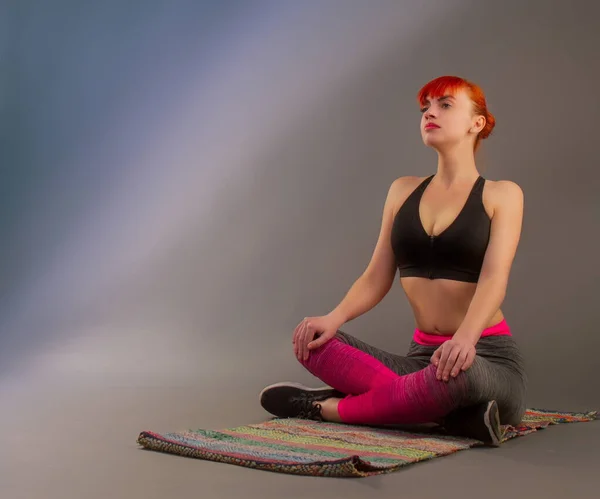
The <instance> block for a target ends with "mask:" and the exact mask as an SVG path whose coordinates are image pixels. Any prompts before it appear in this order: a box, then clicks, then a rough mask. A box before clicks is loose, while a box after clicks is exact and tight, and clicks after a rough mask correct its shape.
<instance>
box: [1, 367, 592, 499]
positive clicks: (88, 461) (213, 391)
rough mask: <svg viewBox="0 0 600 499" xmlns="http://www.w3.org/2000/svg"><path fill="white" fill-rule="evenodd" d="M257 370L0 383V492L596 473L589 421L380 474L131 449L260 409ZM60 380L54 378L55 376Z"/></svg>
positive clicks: (12, 498) (271, 487)
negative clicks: (149, 434)
mask: <svg viewBox="0 0 600 499" xmlns="http://www.w3.org/2000/svg"><path fill="white" fill-rule="evenodd" d="M265 381H267V380H251V381H250V380H248V381H246V383H247V386H244V387H241V386H239V381H238V383H236V382H235V380H233V379H231V380H228V379H219V380H217V379H214V380H210V381H209V380H204V381H203V382H199V383H195V384H191V383H190V384H188V385H183V384H182V385H180V386H177V387H174V386H164V387H160V386H154V387H150V386H119V385H113V386H110V384H108V383H104V384H102V383H98V382H94V383H91V382H90V383H86V382H84V381H83V380H71V382H70V383H67V382H65V380H61V381H60V382H54V381H49V380H44V379H37V380H30V381H28V382H23V381H20V382H19V383H18V384H17V383H12V384H11V382H10V380H6V379H5V380H3V384H2V385H0V388H1V391H0V400H1V401H2V411H1V416H0V422H1V425H0V444H1V446H2V453H1V455H0V459H1V461H0V465H1V468H0V475H1V480H0V497H1V498H2V499H33V498H44V499H55V498H56V499H58V498H61V499H70V498H86V499H87V498H89V499H95V498H102V499H105V498H115V499H116V498H128V499H135V498H144V499H152V498H161V499H165V498H171V497H203V498H237V497H245V498H254V497H256V498H265V499H268V498H281V497H286V498H287V497H290V498H296V497H297V498H305V497H306V498H309V497H310V498H313V497H327V498H338V497H340V498H342V497H343V498H354V497H378V498H388V497H390V498H392V497H394V498H397V497H410V498H434V497H435V498H438V497H444V498H465V497H486V498H487V499H492V498H496V497H498V498H502V499H506V498H507V497H514V498H521V497H544V498H571V497H593V496H595V494H597V490H598V486H599V485H600V471H599V470H600V467H599V466H598V465H599V464H600V459H599V458H598V449H600V422H598V421H594V422H591V423H577V424H571V425H560V426H553V427H550V428H548V429H546V430H544V431H541V432H538V433H536V434H532V435H528V436H525V437H521V438H518V439H514V440H512V441H510V442H507V443H506V444H504V445H503V446H502V447H500V448H497V449H488V448H477V449H470V450H467V451H462V452H458V453H456V454H453V455H450V456H446V457H443V458H438V459H434V460H432V461H428V462H424V463H419V464H416V465H412V466H409V467H406V468H404V469H403V470H401V471H399V472H396V473H393V474H390V475H384V476H377V477H372V478H362V479H333V478H316V477H301V476H292V475H282V474H276V473H271V472H264V471H256V470H251V469H246V468H242V467H238V466H232V465H227V464H220V463H213V462H208V461H202V460H195V459H189V458H183V457H178V456H171V455H167V454H161V453H156V452H151V451H147V450H143V449H140V448H139V447H138V445H137V444H136V441H135V440H136V437H137V435H138V433H139V432H140V431H141V430H154V431H158V432H161V431H171V430H179V429H187V428H200V427H203V428H215V429H216V428H222V427H228V426H234V425H240V424H245V423H251V422H259V421H261V420H263V419H264V418H265V417H267V415H266V414H265V413H264V412H263V411H262V409H261V408H260V406H259V405H258V403H257V398H256V393H257V392H258V390H259V389H260V388H261V386H262V385H263V384H264V382H265ZM58 387H60V388H58Z"/></svg>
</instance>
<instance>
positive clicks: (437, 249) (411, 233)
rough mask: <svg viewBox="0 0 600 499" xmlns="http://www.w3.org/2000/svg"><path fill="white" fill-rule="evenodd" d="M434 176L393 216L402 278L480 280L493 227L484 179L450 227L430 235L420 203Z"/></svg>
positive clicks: (479, 179)
mask: <svg viewBox="0 0 600 499" xmlns="http://www.w3.org/2000/svg"><path fill="white" fill-rule="evenodd" d="M433 177H434V176H433V175H431V176H430V177H427V178H426V179H425V180H424V181H423V182H421V184H419V186H418V187H417V188H416V189H415V190H414V191H413V192H412V193H411V194H410V195H409V196H408V198H407V199H406V201H405V202H404V203H403V205H402V206H401V207H400V209H399V210H398V213H397V214H396V216H395V218H394V223H393V225H392V232H391V244H392V249H393V251H394V255H395V257H396V264H397V266H398V269H399V271H400V277H425V278H429V279H451V280H453V281H463V282H477V281H478V280H479V274H480V273H481V266H482V264H483V258H484V256H485V252H486V249H487V246H488V242H489V237H490V227H491V220H490V217H489V216H488V214H487V213H486V211H485V209H484V207H483V199H482V195H483V186H484V184H485V179H484V178H483V177H481V176H480V177H478V178H477V180H476V181H475V184H474V185H473V188H472V189H471V192H470V193H469V197H468V198H467V201H466V203H465V205H464V206H463V209H462V210H461V211H460V213H459V214H458V216H457V217H456V219H454V221H453V222H452V223H451V224H450V225H449V226H448V228H447V229H445V230H444V231H443V232H442V233H440V234H438V235H437V236H430V235H429V234H427V232H426V231H425V228H424V227H423V224H422V222H421V217H420V215H419V204H420V202H421V197H422V196H423V192H424V191H425V188H426V187H427V186H428V185H429V182H431V179H433Z"/></svg>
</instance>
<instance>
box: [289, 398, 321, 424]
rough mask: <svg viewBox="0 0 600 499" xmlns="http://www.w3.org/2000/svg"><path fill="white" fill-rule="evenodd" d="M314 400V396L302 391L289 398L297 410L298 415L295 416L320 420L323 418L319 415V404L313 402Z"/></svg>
mask: <svg viewBox="0 0 600 499" xmlns="http://www.w3.org/2000/svg"><path fill="white" fill-rule="evenodd" d="M314 401H315V399H314V397H311V396H310V395H308V394H304V393H303V394H302V395H298V396H297V397H293V398H292V399H291V400H290V403H291V404H292V406H293V407H294V408H295V409H297V410H298V415H297V416H296V417H298V418H302V419H314V420H317V421H322V420H323V418H322V416H321V404H313V402H314Z"/></svg>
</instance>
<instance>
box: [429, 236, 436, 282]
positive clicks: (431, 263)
mask: <svg viewBox="0 0 600 499" xmlns="http://www.w3.org/2000/svg"><path fill="white" fill-rule="evenodd" d="M434 239H435V236H429V279H433V241H434Z"/></svg>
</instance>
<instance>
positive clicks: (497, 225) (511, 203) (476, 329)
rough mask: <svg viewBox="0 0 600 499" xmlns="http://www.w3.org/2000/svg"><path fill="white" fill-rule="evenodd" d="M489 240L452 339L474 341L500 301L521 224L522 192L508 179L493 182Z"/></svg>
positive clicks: (501, 300)
mask: <svg viewBox="0 0 600 499" xmlns="http://www.w3.org/2000/svg"><path fill="white" fill-rule="evenodd" d="M494 191H495V192H494V201H493V203H494V213H493V215H492V226H491V233H490V241H489V244H488V248H487V251H486V254H485V258H484V261H483V267H482V269H481V275H480V277H479V281H478V283H477V288H476V291H475V295H474V296H473V299H472V300H471V304H470V305H469V309H468V311H467V313H466V315H465V317H464V319H463V321H462V323H461V325H460V327H459V328H458V330H457V331H456V334H455V335H454V337H455V338H457V339H458V338H465V339H468V340H470V341H471V342H472V343H473V344H475V343H477V341H478V340H479V338H480V336H481V333H482V331H483V330H484V329H485V327H486V326H487V324H488V322H489V320H490V319H491V318H492V317H493V315H494V314H495V313H496V312H497V311H498V309H499V308H500V305H501V304H502V302H503V301H504V297H505V295H506V288H507V286H508V277H509V274H510V269H511V267H512V263H513V260H514V257H515V254H516V251H517V246H518V244H519V239H520V237H521V227H522V224H523V199H524V197H523V191H522V190H521V188H520V187H519V186H518V185H517V184H515V183H514V182H510V181H500V182H497V184H496V186H495V189H494Z"/></svg>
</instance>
